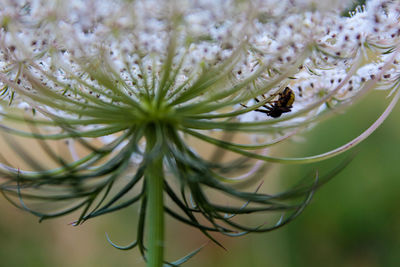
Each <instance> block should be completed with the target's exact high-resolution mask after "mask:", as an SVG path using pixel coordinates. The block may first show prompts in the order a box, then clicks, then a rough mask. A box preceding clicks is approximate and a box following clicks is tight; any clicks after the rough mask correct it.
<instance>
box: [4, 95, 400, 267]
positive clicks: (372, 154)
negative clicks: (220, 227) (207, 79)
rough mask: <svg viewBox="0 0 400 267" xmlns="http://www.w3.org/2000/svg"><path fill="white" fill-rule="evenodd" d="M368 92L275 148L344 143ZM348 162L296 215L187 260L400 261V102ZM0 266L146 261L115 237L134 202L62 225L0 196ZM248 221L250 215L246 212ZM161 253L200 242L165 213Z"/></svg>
mask: <svg viewBox="0 0 400 267" xmlns="http://www.w3.org/2000/svg"><path fill="white" fill-rule="evenodd" d="M386 94H387V93H386V92H377V91H375V92H372V93H371V94H370V95H369V96H368V97H367V98H366V99H363V100H362V101H361V102H360V103H359V104H357V105H354V106H352V107H351V109H349V110H348V111H347V112H346V113H345V114H339V115H337V116H334V117H333V118H331V119H329V120H327V121H324V122H323V123H321V124H318V125H317V126H315V127H314V128H313V129H311V130H310V131H307V132H306V133H303V134H301V137H302V138H304V140H305V142H300V143H299V142H289V143H288V144H286V145H285V146H284V147H281V148H280V151H278V152H279V154H282V155H288V156H295V155H312V154H314V153H320V152H324V151H326V150H328V149H332V148H334V147H337V146H339V145H342V144H344V143H346V142H347V141H349V140H351V139H352V138H354V137H356V136H357V135H358V134H360V133H361V132H362V131H363V130H364V129H366V128H367V127H368V126H369V125H370V124H371V123H372V122H373V121H374V120H375V119H376V118H377V117H378V116H379V114H380V113H381V112H382V111H383V110H384V108H385V106H386V105H387V104H388V101H389V100H388V99H387V98H386V97H385V96H386ZM357 150H358V154H357V156H356V157H355V159H354V160H353V161H352V163H351V164H350V165H349V166H348V167H347V168H346V169H344V170H343V171H342V172H341V173H340V174H339V175H337V176H336V177H335V178H334V179H333V180H332V181H330V182H329V183H327V184H326V185H324V186H323V187H322V188H321V189H319V190H318V191H317V193H316V194H315V196H314V198H313V200H312V202H311V204H310V205H309V206H308V207H307V208H306V209H305V211H304V213H303V214H301V215H300V217H299V218H297V219H296V220H295V221H293V222H292V223H290V224H289V225H287V226H286V227H283V228H281V229H279V230H277V231H274V232H271V233H265V234H251V235H248V236H245V237H241V238H230V239H227V238H222V237H219V236H217V239H218V240H220V241H221V242H222V243H223V244H224V245H225V247H226V248H227V251H224V250H223V249H221V248H219V247H217V246H215V245H214V244H211V243H210V244H208V245H207V246H206V247H205V248H204V249H203V251H202V252H200V254H198V255H196V256H195V257H194V258H193V259H191V260H190V261H189V262H188V263H186V264H185V265H184V266H193V267H194V266H208V267H213V266H229V267H239V266H255V267H258V266H260V267H261V266H274V267H276V266H277V267H279V266H308V267H310V266H318V267H319V266H365V267H375V266H400V208H399V206H400V160H399V159H400V105H398V106H397V107H396V108H395V110H394V112H393V113H392V114H391V115H390V117H389V118H388V119H387V121H386V122H385V123H384V124H383V126H382V127H380V128H379V129H378V130H377V131H376V132H374V133H373V135H372V136H371V137H369V138H368V139H367V140H366V141H365V142H363V143H362V144H361V145H359V146H358V149H357ZM341 159H343V157H342V158H337V159H334V160H330V161H329V162H327V163H323V164H320V165H316V166H309V165H308V166H302V167H293V168H292V167H286V166H283V168H281V170H280V175H279V176H276V175H272V176H268V177H266V178H265V179H266V180H269V179H274V180H276V181H278V182H279V183H280V184H282V185H285V184H288V183H290V182H292V181H294V180H293V178H292V177H299V176H301V175H302V174H303V173H309V172H310V171H311V170H313V169H315V168H319V169H320V170H321V171H323V170H325V169H327V170H328V169H329V168H333V167H334V166H335V165H337V164H339V163H340V160H341ZM0 209H1V218H0V266H29V267H30V266H41V267H45V266H52V267H53V266H60V267H62V266H68V267H69V266H78V267H79V266H85V267H90V266H144V264H143V261H142V259H141V257H140V255H139V253H138V252H137V250H132V251H125V252H124V251H119V250H116V249H114V248H112V247H111V246H110V245H109V244H108V243H107V241H106V238H105V232H107V233H109V235H110V237H111V239H112V240H114V241H115V242H117V243H118V244H121V245H124V244H128V243H129V242H130V241H131V240H133V239H134V238H135V217H136V215H137V212H138V208H137V207H132V208H128V209H125V210H123V211H121V212H117V213H114V214H111V215H106V216H103V217H99V218H95V219H93V220H92V221H88V222H86V223H85V224H83V225H82V226H79V227H73V226H71V225H68V223H70V222H72V221H73V220H74V219H76V216H77V215H75V216H68V217H64V218H59V219H56V220H53V221H51V220H50V221H45V222H43V223H40V224H39V223H38V220H37V218H35V217H34V216H32V215H30V214H28V213H26V212H23V211H21V210H18V209H16V208H14V207H12V206H11V205H10V204H9V203H8V202H6V200H5V199H3V198H2V199H1V201H0ZM248 220H249V221H251V217H249V219H248ZM167 227H168V229H167V232H168V235H167V241H168V242H169V243H168V246H167V257H168V259H171V260H173V259H176V258H177V257H179V256H182V255H184V254H185V253H188V252H190V251H191V250H193V249H195V248H197V247H198V246H200V245H202V244H204V243H206V242H207V240H206V238H205V237H203V236H202V235H201V234H199V233H198V231H197V230H192V229H190V228H188V227H186V226H182V225H181V224H178V223H175V222H174V221H172V220H169V219H168V220H167Z"/></svg>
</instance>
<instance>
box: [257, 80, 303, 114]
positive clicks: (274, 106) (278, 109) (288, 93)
mask: <svg viewBox="0 0 400 267" xmlns="http://www.w3.org/2000/svg"><path fill="white" fill-rule="evenodd" d="M294 98H295V95H294V93H293V91H292V89H290V88H289V87H286V88H285V90H283V92H281V93H279V98H278V100H276V101H273V102H272V103H271V104H269V105H263V107H264V108H265V109H255V111H258V112H262V113H265V114H267V115H268V116H270V117H272V118H278V117H280V116H281V115H282V113H286V112H290V111H291V110H292V105H293V102H294ZM254 100H256V101H257V102H260V100H258V99H257V98H255V99H254Z"/></svg>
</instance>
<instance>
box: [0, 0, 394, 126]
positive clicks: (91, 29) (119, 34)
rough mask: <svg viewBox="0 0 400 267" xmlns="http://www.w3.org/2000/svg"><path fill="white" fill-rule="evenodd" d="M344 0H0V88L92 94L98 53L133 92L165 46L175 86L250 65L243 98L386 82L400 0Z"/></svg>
mask: <svg viewBox="0 0 400 267" xmlns="http://www.w3.org/2000/svg"><path fill="white" fill-rule="evenodd" d="M349 2H351V1H329V3H327V1H313V0H279V1H278V0H265V1H263V0H255V1H233V0H231V1H229V0H220V1H217V0H202V1H189V0H186V1H185V0H176V1H157V0H151V1H147V0H138V1H122V0H121V1H117V0H114V1H95V0H91V1H86V0H72V1H51V0H48V1H46V0H31V1H29V0H26V1H23V0H20V1H15V0H1V1H0V27H1V28H0V90H2V91H4V95H7V94H5V91H6V90H5V89H6V88H9V87H12V88H13V89H14V90H15V91H16V92H17V93H19V94H18V95H23V92H27V91H31V92H34V93H38V89H37V84H35V83H34V82H33V81H37V80H39V81H41V83H43V84H44V85H45V86H48V87H54V90H55V91H57V92H60V91H63V90H64V91H65V90H66V87H67V88H68V87H79V88H80V90H86V91H89V92H90V93H92V92H91V88H92V87H93V86H94V87H96V88H101V86H100V85H99V84H98V83H97V81H96V79H93V78H92V77H90V75H86V73H87V71H86V70H87V69H89V68H99V69H100V68H101V66H103V65H104V61H106V65H107V66H108V67H109V69H107V68H104V69H102V70H101V71H103V72H110V71H111V72H115V73H117V74H118V75H119V76H120V78H121V81H122V80H123V81H124V84H125V85H126V86H129V88H125V90H126V91H127V92H128V93H129V95H131V96H132V98H135V97H136V96H137V94H138V93H140V92H141V90H142V89H141V88H143V87H144V86H146V84H150V83H158V82H159V81H160V79H161V77H160V76H161V73H162V68H163V66H164V63H165V62H166V61H167V60H168V55H169V54H168V53H169V51H170V49H171V48H173V49H174V57H173V58H172V61H173V65H174V66H180V71H179V73H177V77H176V79H175V81H174V82H175V85H174V86H172V88H177V87H179V86H185V85H186V86H190V84H191V83H192V81H195V80H196V77H198V75H199V74H200V73H202V71H203V70H204V69H205V68H209V67H213V66H219V65H221V64H226V63H227V62H228V63H229V64H231V68H232V69H231V77H230V79H231V81H230V82H231V83H233V84H235V83H239V82H241V81H245V80H246V79H249V78H251V77H253V76H254V75H258V77H257V79H256V80H255V82H254V83H252V84H253V85H254V86H253V87H246V92H242V93H241V96H243V95H244V94H247V95H248V97H247V100H249V99H251V98H253V97H257V96H258V97H260V95H261V94H269V95H276V94H277V92H278V91H282V89H283V88H285V87H286V86H289V87H291V88H292V89H293V91H294V93H295V96H296V101H295V103H294V110H301V109H304V108H305V107H307V106H309V105H312V104H313V103H316V102H318V101H319V102H321V103H320V104H321V105H323V104H324V103H326V102H327V101H331V102H332V103H330V104H332V105H333V104H335V103H336V102H341V101H344V100H346V99H351V98H352V97H354V96H355V95H356V94H357V92H359V91H360V90H362V89H363V88H365V87H368V86H365V85H366V84H367V82H368V81H371V80H376V82H377V81H380V82H382V83H381V84H383V85H384V84H385V81H387V83H386V84H393V83H392V82H391V81H394V80H396V79H398V76H399V64H398V62H399V61H400V57H399V56H397V46H398V44H399V40H400V39H399V37H400V22H399V21H400V18H399V16H400V15H399V14H400V2H399V1H391V0H387V1H386V0H369V1H367V2H366V5H365V6H363V7H359V8H358V9H357V10H356V11H353V12H352V14H351V17H345V16H341V15H340V14H341V12H343V10H345V8H348V6H349ZM383 52H387V53H383ZM389 52H393V53H389ZM96 60H97V61H96ZM99 61H101V62H99ZM96 64H97V65H96ZM229 64H228V65H229ZM27 73H29V75H28V74H27ZM50 73H51V75H50ZM27 75H28V76H29V77H27ZM60 84H64V85H65V87H63V86H60ZM386 87H387V86H386ZM386 87H385V86H382V88H386ZM389 87H390V86H389ZM104 90H106V91H110V92H109V93H110V94H111V93H112V91H111V90H109V88H104ZM220 90H223V88H222V89H220ZM182 91H184V90H182ZM93 94H96V93H95V92H93ZM67 95H69V96H71V97H74V96H73V95H71V94H70V93H68V92H67ZM326 96H329V99H328V98H327V99H324V97H326ZM98 97H101V98H103V100H104V101H112V99H111V98H110V99H107V97H106V96H105V95H101V96H100V95H98ZM202 97H207V96H201V95H200V96H198V98H202ZM21 99H22V100H21V101H26V99H25V100H24V98H23V97H22V98H21ZM171 99H173V98H171ZM260 99H261V98H260ZM321 99H323V100H321ZM193 101H197V100H196V99H193ZM335 101H336V102H335ZM237 106H238V108H241V106H240V105H237ZM253 113H254V112H253ZM258 115H260V114H258ZM248 119H250V120H253V119H255V117H254V116H253V117H251V116H250V118H249V117H248V116H247V117H246V120H248Z"/></svg>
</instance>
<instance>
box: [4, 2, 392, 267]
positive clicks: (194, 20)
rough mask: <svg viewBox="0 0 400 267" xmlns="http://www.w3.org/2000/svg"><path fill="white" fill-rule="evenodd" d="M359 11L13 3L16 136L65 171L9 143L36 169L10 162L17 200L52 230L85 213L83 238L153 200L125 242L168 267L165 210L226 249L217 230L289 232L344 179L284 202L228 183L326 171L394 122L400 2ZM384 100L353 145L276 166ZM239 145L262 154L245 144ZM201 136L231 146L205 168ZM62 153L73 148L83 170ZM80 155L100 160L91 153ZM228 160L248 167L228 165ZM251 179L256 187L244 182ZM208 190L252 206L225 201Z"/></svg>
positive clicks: (10, 115) (10, 78)
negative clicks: (60, 146) (297, 144)
mask: <svg viewBox="0 0 400 267" xmlns="http://www.w3.org/2000/svg"><path fill="white" fill-rule="evenodd" d="M347 6H348V1H335V2H334V3H329V6H328V5H327V4H326V3H321V4H317V3H316V2H314V1H311V0H310V1H308V0H297V1H289V0H288V1H284V0H280V1H275V0H270V1H222V0H221V1H208V0H204V1H183V0H176V1H156V0H153V1H144V0H143V1H140V0H138V1H122V0H121V1H117V0H115V1H79V0H74V1H68V2H67V1H54V2H53V1H44V0H43V1H40V0H37V1H6V0H3V1H2V2H1V5H0V23H1V24H0V25H1V30H0V88H1V94H2V97H3V101H2V102H3V105H2V110H1V115H2V125H1V129H2V130H3V131H4V132H7V133H11V134H14V135H19V136H23V137H32V138H35V139H37V140H38V142H39V144H40V145H41V147H42V149H43V152H45V153H46V154H47V155H48V156H50V158H51V159H52V160H53V161H54V162H55V163H56V164H58V167H56V168H50V169H48V168H45V167H44V166H42V164H40V163H39V161H38V160H37V159H36V158H37V155H35V156H34V157H33V156H30V155H29V153H28V152H27V151H26V150H25V149H24V148H22V147H21V146H20V145H19V144H18V143H17V142H15V141H14V139H12V138H10V137H8V139H7V140H8V141H9V143H11V144H12V145H13V147H14V149H15V151H17V152H18V153H19V154H20V156H21V157H22V158H23V159H24V160H25V161H26V162H27V163H28V164H29V165H30V166H31V168H32V170H21V169H19V168H14V167H13V166H11V165H12V164H10V163H8V162H7V160H6V158H4V157H3V163H2V164H1V165H0V170H1V174H2V176H3V177H4V178H5V179H6V182H5V183H4V184H3V186H2V191H3V193H4V195H5V196H6V197H7V199H8V200H10V201H11V202H13V203H14V204H16V205H18V206H20V207H22V208H23V209H25V210H27V211H29V212H31V213H33V214H34V215H37V216H39V217H40V219H41V220H43V219H48V218H54V217H58V216H62V215H65V214H67V213H70V212H72V211H75V210H78V209H83V211H82V213H81V216H80V217H79V218H78V220H77V221H76V222H75V223H74V224H75V225H79V224H80V223H82V222H84V221H85V220H88V219H90V218H93V217H96V216H99V215H102V214H105V213H109V212H112V211H115V210H119V209H122V208H124V207H127V206H130V205H132V204H134V203H138V202H140V206H141V208H140V216H139V223H138V225H139V226H138V236H137V240H136V241H134V242H133V243H132V244H131V245H129V246H127V247H120V246H117V245H115V244H113V243H112V244H113V245H114V246H115V247H117V248H121V249H129V248H133V247H136V246H137V247H139V249H140V251H141V253H142V254H143V256H144V258H145V259H147V260H148V266H161V264H162V263H163V261H164V256H163V247H164V239H163V236H164V213H167V214H168V215H170V216H172V217H173V218H175V219H177V220H179V221H181V222H183V223H186V224H188V225H191V226H193V227H195V228H198V229H199V230H200V231H202V232H203V233H204V234H205V235H206V236H207V237H208V238H210V239H211V240H212V241H214V242H215V243H217V244H219V245H221V244H220V243H219V242H218V241H217V240H216V239H215V238H214V237H213V236H212V235H211V234H210V233H213V232H219V233H222V234H225V235H228V236H239V235H243V234H246V233H249V232H266V231H270V230H273V229H276V228H279V227H281V226H283V225H285V224H286V223H288V222H290V221H291V220H293V219H294V218H295V217H297V216H298V215H299V214H300V213H301V211H302V210H303V209H304V207H305V206H306V205H307V204H308V203H309V201H310V199H311V197H312V195H313V192H314V191H315V189H316V188H317V187H319V186H320V185H321V184H322V183H324V182H325V181H326V180H327V179H329V178H331V177H332V175H333V174H334V173H335V172H336V170H335V171H334V172H333V173H329V174H328V175H326V176H325V177H319V175H318V173H317V174H316V179H315V180H314V181H313V182H312V183H305V184H302V185H300V186H297V187H295V188H291V189H289V190H288V191H286V192H283V193H279V194H275V195H267V194H263V193H258V192H257V190H255V191H256V192H244V191H240V190H237V189H235V188H233V187H231V186H230V185H229V183H234V182H237V181H242V180H244V179H251V178H253V177H256V176H259V175H260V174H262V171H263V170H264V167H265V166H266V164H268V163H271V162H275V163H282V164H302V163H310V162H317V161H321V160H324V159H327V158H330V157H333V156H336V155H338V154H340V153H342V152H344V151H347V150H348V149H349V148H350V147H352V146H354V145H355V144H357V143H359V142H361V141H362V140H364V139H365V138H366V137H367V136H368V135H369V134H371V133H372V132H373V131H374V130H375V129H376V128H377V127H378V126H379V125H380V124H381V123H382V122H383V121H384V119H385V118H386V117H387V116H388V114H389V113H390V111H391V110H392V109H393V106H394V105H395V103H396V102H397V100H398V98H399V92H398V91H399V90H398V84H399V83H398V81H399V77H400V76H399V63H398V62H399V60H400V58H399V54H398V46H399V35H400V26H399V13H400V4H399V3H398V2H397V1H377V0H370V1H368V2H367V3H366V5H365V6H362V7H357V8H356V9H354V10H351V11H350V13H349V16H348V17H347V16H341V14H342V13H343V10H344V9H345V8H346V7H347ZM271 7H273V8H271ZM373 88H380V89H385V90H386V91H389V92H390V94H394V97H393V100H392V102H391V104H389V106H388V107H387V109H386V110H385V112H384V113H383V114H382V115H381V117H380V118H379V119H378V120H377V121H376V122H375V123H374V124H373V125H371V127H370V128H369V129H367V130H366V131H365V132H364V133H362V134H361V135H360V136H358V137H356V138H355V139H354V140H352V141H350V142H349V143H347V144H345V145H343V146H341V147H338V148H336V149H334V150H332V151H329V152H326V153H323V154H319V155H315V156H308V157H303V158H281V157H275V156H271V155H269V154H268V153H267V152H268V151H266V148H268V147H270V146H272V145H274V144H276V143H279V142H282V141H285V140H287V139H289V138H290V137H291V136H293V135H295V134H296V133H297V132H298V131H299V130H301V129H302V128H305V127H308V126H310V125H313V124H314V123H316V122H318V121H319V120H321V119H323V118H324V117H326V115H329V114H332V113H333V112H332V111H338V110H343V109H345V108H346V107H347V106H349V105H351V104H352V103H354V102H355V101H356V100H357V99H359V98H360V97H361V96H363V95H364V94H365V93H367V92H368V91H370V90H372V89H373ZM7 99H8V101H6V100H7ZM20 110H22V112H21V111H20ZM8 121H12V122H21V123H25V124H27V125H28V126H29V127H30V130H26V129H23V128H18V126H11V125H9V124H8ZM221 133H222V138H221V136H220V134H221ZM237 133H241V134H245V135H246V136H247V137H248V138H247V139H248V141H249V142H250V143H246V144H244V143H235V142H233V141H232V140H231V137H232V136H233V135H234V134H237ZM193 137H194V138H196V139H199V140H200V141H202V142H205V143H208V144H211V145H213V146H215V147H217V148H218V149H217V150H216V151H215V153H214V155H213V156H211V157H210V158H205V157H202V156H201V155H200V153H199V152H198V151H196V150H195V149H194V148H193V147H192V146H191V145H190V142H189V141H188V140H189V139H190V138H193ZM48 140H66V141H67V142H68V146H69V149H70V154H71V157H72V161H67V160H66V159H65V157H61V156H59V155H58V154H57V153H56V152H55V151H54V150H53V149H52V148H51V147H50V146H49V145H48V144H47V141H48ZM98 140H101V141H103V143H102V144H101V145H100V146H99V145H98V144H96V141H98ZM79 147H81V148H82V147H83V148H85V149H86V150H87V151H89V152H88V153H86V154H85V155H82V154H79V153H78V152H77V149H78V148H79ZM225 151H230V152H235V153H236V154H238V155H239V156H240V157H238V158H235V159H234V160H231V161H227V160H225V159H224V157H223V156H224V153H225ZM257 151H258V152H257ZM249 159H256V160H257V161H255V163H253V161H249ZM249 165H250V166H249ZM236 171H239V173H241V175H239V176H237V177H233V175H234V172H236ZM172 177H175V178H176V180H177V183H174V184H177V186H173V185H172V184H173V181H172ZM207 189H212V190H215V191H218V192H221V193H224V194H227V195H229V196H231V197H234V198H236V199H239V200H241V201H243V202H244V204H242V205H241V206H238V207H234V206H230V205H221V204H219V203H214V202H213V201H210V199H209V197H208V195H207V192H206V191H207ZM12 196H16V197H17V199H18V200H17V201H16V200H15V199H13V198H12ZM301 197H302V200H301V201H300V202H299V203H294V202H293V201H294V200H298V199H300V198H301ZM28 198H29V199H38V200H43V201H49V202H58V201H59V202H65V201H69V202H70V203H71V205H72V206H68V207H67V208H65V209H63V210H61V211H56V212H54V213H47V212H43V211H39V210H34V209H31V208H29V204H26V203H25V200H26V199H28ZM164 198H166V199H169V200H170V201H171V202H172V203H173V204H174V205H175V207H176V208H177V210H178V211H176V210H174V209H172V207H170V206H168V205H166V204H165V201H164ZM267 211H271V212H279V213H280V214H281V218H280V219H279V220H278V222H276V223H273V224H271V225H259V226H256V227H250V226H246V225H242V224H240V223H238V222H236V221H235V220H234V219H232V218H233V217H235V216H236V215H242V214H248V213H258V212H267ZM199 216H202V218H203V219H205V221H207V223H204V222H203V220H201V219H199ZM145 233H146V235H147V236H148V237H147V239H148V246H147V247H146V246H145V245H144V243H145V237H144V236H145ZM110 242H111V241H110ZM221 246H222V245H221ZM197 251H198V250H196V251H194V252H193V253H191V254H189V255H188V256H186V257H184V258H182V259H181V260H178V261H176V262H174V263H172V265H173V266H175V265H178V264H180V263H183V262H184V261H186V260H188V259H189V258H190V257H192V256H193V255H194V254H195V253H197Z"/></svg>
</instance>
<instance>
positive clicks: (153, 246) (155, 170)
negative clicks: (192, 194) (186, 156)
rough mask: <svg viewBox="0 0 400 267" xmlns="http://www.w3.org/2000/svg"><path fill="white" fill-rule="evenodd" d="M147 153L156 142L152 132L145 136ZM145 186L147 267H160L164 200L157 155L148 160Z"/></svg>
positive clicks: (161, 173) (158, 156) (159, 161)
mask: <svg viewBox="0 0 400 267" xmlns="http://www.w3.org/2000/svg"><path fill="white" fill-rule="evenodd" d="M146 142H147V149H146V150H147V151H148V152H149V153H154V150H153V148H154V147H155V144H156V142H157V138H156V135H155V133H154V132H152V131H149V132H148V134H147V135H146ZM145 178H146V184H147V186H146V187H147V199H148V204H147V214H148V222H147V229H148V232H147V234H148V242H149V246H148V257H147V267H161V266H162V265H163V256H164V199H163V182H164V172H163V156H162V153H161V151H160V153H158V155H156V156H155V157H154V158H152V159H150V164H149V165H148V167H147V170H146V174H145Z"/></svg>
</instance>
